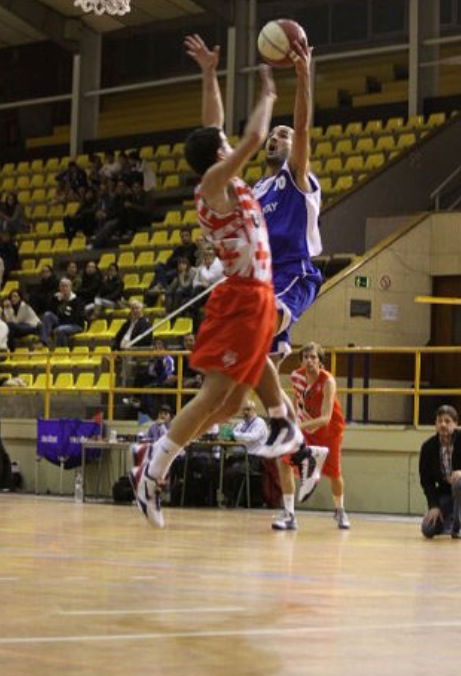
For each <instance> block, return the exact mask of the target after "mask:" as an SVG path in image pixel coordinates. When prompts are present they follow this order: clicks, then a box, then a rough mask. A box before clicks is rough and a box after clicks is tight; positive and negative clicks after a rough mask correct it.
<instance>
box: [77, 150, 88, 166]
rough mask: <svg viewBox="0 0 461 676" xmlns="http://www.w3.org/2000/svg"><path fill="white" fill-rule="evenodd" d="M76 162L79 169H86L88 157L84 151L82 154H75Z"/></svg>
mask: <svg viewBox="0 0 461 676" xmlns="http://www.w3.org/2000/svg"><path fill="white" fill-rule="evenodd" d="M76 162H77V164H78V166H79V167H80V168H81V169H88V167H89V166H90V158H89V157H88V155H87V154H86V153H83V154H82V155H77V157H76Z"/></svg>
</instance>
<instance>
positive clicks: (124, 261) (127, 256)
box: [117, 251, 136, 268]
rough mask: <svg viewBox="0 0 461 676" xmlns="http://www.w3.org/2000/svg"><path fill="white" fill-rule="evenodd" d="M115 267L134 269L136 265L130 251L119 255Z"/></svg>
mask: <svg viewBox="0 0 461 676" xmlns="http://www.w3.org/2000/svg"><path fill="white" fill-rule="evenodd" d="M117 265H118V267H119V268H134V267H135V265H136V264H135V257H134V253H133V252H132V251H124V252H123V253H121V254H120V255H119V257H118V259H117Z"/></svg>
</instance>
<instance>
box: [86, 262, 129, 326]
mask: <svg viewBox="0 0 461 676" xmlns="http://www.w3.org/2000/svg"><path fill="white" fill-rule="evenodd" d="M123 289H124V285H123V280H122V278H121V277H120V274H119V269H118V265H117V263H111V264H110V265H109V267H108V268H107V271H106V273H105V275H104V276H103V278H102V282H101V286H100V287H99V291H98V293H97V295H96V297H95V299H94V303H89V304H88V305H86V306H85V312H86V313H87V315H92V316H91V319H96V318H97V317H99V316H100V315H101V313H102V310H103V309H104V308H108V309H113V308H114V307H116V306H117V304H118V303H119V301H120V300H121V298H122V296H123Z"/></svg>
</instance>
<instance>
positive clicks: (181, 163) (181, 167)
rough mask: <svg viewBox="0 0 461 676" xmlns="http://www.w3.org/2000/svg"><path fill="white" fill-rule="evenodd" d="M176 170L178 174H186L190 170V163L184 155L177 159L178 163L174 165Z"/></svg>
mask: <svg viewBox="0 0 461 676" xmlns="http://www.w3.org/2000/svg"><path fill="white" fill-rule="evenodd" d="M176 171H177V172H178V174H187V173H189V172H190V171H192V169H191V167H190V164H189V163H188V161H187V160H186V158H185V157H181V158H180V159H179V160H178V164H177V165H176Z"/></svg>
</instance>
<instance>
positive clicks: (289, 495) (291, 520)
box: [272, 457, 298, 530]
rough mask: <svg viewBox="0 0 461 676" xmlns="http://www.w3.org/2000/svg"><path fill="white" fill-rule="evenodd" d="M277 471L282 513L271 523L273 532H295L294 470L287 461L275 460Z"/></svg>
mask: <svg viewBox="0 0 461 676" xmlns="http://www.w3.org/2000/svg"><path fill="white" fill-rule="evenodd" d="M277 469H278V472H279V478H280V487H281V489H282V503H283V509H282V513H281V514H280V515H279V516H277V517H276V518H275V519H274V520H273V521H272V528H273V529H274V530H296V529H297V527H298V525H297V522H296V518H295V470H294V468H293V467H292V466H291V465H290V464H289V460H288V459H287V458H286V457H284V458H278V459H277Z"/></svg>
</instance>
